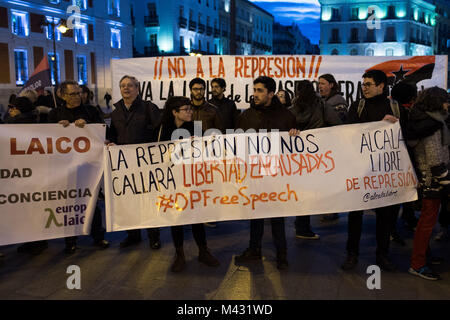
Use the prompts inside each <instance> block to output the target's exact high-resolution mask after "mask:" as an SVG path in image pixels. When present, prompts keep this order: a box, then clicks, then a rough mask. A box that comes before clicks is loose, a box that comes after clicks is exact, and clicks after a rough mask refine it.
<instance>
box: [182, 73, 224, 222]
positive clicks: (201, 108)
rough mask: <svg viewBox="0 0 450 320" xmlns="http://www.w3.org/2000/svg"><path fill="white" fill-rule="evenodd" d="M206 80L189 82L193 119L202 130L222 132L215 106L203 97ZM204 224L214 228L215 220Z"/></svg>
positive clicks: (220, 119) (221, 124)
mask: <svg viewBox="0 0 450 320" xmlns="http://www.w3.org/2000/svg"><path fill="white" fill-rule="evenodd" d="M205 88H206V82H205V80H203V79H201V78H194V79H192V80H191V82H189V89H190V90H191V105H192V108H193V109H194V115H193V117H192V120H193V121H201V122H202V131H203V132H205V131H206V130H209V129H217V130H218V131H220V132H222V133H223V132H224V126H223V122H222V117H221V116H220V114H219V110H218V109H217V107H216V106H214V105H212V104H211V103H209V102H208V101H206V99H205ZM205 226H207V227H211V228H215V227H216V226H217V225H216V223H215V222H207V223H205Z"/></svg>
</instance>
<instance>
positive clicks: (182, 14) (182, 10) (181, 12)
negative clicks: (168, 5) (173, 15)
mask: <svg viewBox="0 0 450 320" xmlns="http://www.w3.org/2000/svg"><path fill="white" fill-rule="evenodd" d="M180 17H184V7H183V6H180Z"/></svg>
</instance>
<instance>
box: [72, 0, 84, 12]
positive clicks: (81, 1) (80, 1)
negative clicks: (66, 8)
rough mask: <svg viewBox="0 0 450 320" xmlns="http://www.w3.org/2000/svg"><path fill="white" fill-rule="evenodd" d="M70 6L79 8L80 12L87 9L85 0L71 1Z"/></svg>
mask: <svg viewBox="0 0 450 320" xmlns="http://www.w3.org/2000/svg"><path fill="white" fill-rule="evenodd" d="M72 5H74V6H77V7H79V8H80V9H81V10H86V9H87V4H86V0H72Z"/></svg>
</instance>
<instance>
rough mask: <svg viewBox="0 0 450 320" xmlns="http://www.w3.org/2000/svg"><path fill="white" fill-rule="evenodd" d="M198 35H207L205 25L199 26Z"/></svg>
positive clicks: (200, 24)
mask: <svg viewBox="0 0 450 320" xmlns="http://www.w3.org/2000/svg"><path fill="white" fill-rule="evenodd" d="M198 33H205V25H204V24H203V23H199V24H198Z"/></svg>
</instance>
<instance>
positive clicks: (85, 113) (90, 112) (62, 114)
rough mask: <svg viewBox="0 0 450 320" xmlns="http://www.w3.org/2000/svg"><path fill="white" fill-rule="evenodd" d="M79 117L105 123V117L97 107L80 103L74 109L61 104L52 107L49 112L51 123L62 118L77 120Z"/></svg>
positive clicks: (90, 121) (70, 120)
mask: <svg viewBox="0 0 450 320" xmlns="http://www.w3.org/2000/svg"><path fill="white" fill-rule="evenodd" d="M78 119H84V120H85V121H86V122H87V123H104V121H103V118H102V117H101V116H100V114H99V113H98V111H97V110H96V109H94V108H92V107H89V106H85V105H80V106H79V107H76V108H72V109H69V108H67V107H65V106H60V107H58V108H56V109H52V110H51V111H50V113H49V114H48V122H49V123H57V122H59V121H61V120H68V121H69V122H75V121H76V120H78Z"/></svg>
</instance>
